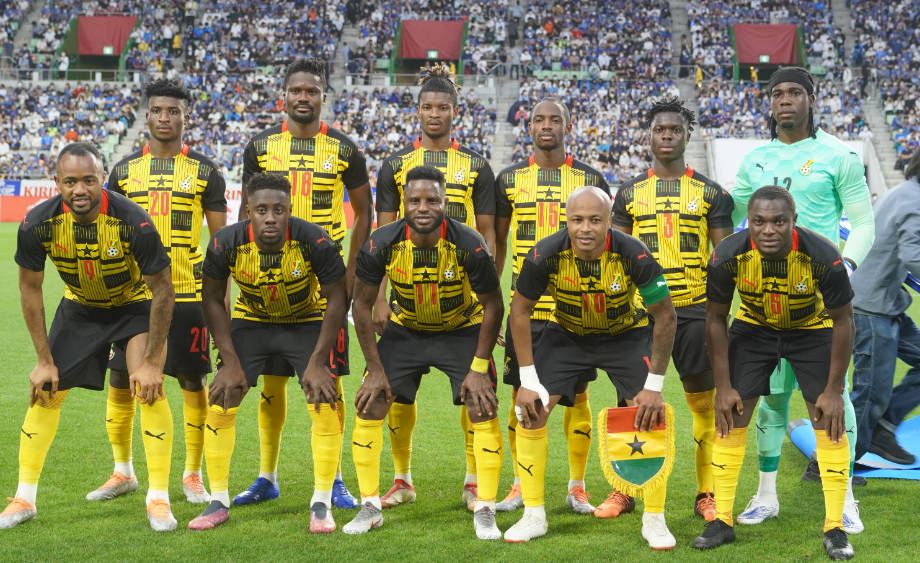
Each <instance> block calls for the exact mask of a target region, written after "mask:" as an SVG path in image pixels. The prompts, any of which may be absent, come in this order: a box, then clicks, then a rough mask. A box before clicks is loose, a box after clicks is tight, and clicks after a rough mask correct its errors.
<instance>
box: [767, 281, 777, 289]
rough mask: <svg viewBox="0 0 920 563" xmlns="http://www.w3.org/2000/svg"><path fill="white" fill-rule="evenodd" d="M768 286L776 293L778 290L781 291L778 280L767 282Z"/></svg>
mask: <svg viewBox="0 0 920 563" xmlns="http://www.w3.org/2000/svg"><path fill="white" fill-rule="evenodd" d="M767 285H769V286H770V289H772V290H774V291H776V290H777V289H779V284H778V283H776V280H771V281H769V282H767Z"/></svg>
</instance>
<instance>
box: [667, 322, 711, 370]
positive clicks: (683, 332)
mask: <svg viewBox="0 0 920 563" xmlns="http://www.w3.org/2000/svg"><path fill="white" fill-rule="evenodd" d="M700 312H701V313H702V314H700ZM671 358H672V359H673V360H674V368H675V369H676V370H677V373H678V375H680V379H681V381H683V380H684V379H686V378H688V377H690V376H693V375H696V374H699V373H703V372H704V371H708V370H709V369H710V364H709V355H708V354H707V353H706V306H705V305H702V306H700V305H689V306H687V307H678V308H677V331H676V332H675V334H674V348H673V350H672V351H671Z"/></svg>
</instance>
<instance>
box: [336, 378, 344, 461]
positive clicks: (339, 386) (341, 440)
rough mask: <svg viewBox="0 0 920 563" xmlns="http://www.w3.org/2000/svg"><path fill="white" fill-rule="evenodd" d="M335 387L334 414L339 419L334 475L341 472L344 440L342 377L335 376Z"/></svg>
mask: <svg viewBox="0 0 920 563" xmlns="http://www.w3.org/2000/svg"><path fill="white" fill-rule="evenodd" d="M335 388H336V390H337V391H338V394H337V395H336V396H335V415H336V416H337V417H338V419H339V459H338V461H337V462H336V466H335V470H336V476H339V474H341V472H342V454H343V453H344V452H345V448H344V447H343V446H342V444H343V443H344V442H345V389H344V388H343V387H342V378H341V377H336V378H335Z"/></svg>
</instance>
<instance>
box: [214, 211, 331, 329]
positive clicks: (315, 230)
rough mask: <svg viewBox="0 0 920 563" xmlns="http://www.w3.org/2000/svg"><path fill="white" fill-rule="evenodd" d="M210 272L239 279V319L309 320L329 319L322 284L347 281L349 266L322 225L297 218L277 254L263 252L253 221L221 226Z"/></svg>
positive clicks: (221, 277) (235, 314)
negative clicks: (345, 277) (344, 277)
mask: <svg viewBox="0 0 920 563" xmlns="http://www.w3.org/2000/svg"><path fill="white" fill-rule="evenodd" d="M204 274H205V275H206V276H208V277H211V278H214V279H219V280H225V279H227V278H228V277H229V276H231V275H232V276H233V279H234V280H236V284H237V286H239V288H240V294H239V296H238V297H237V298H236V303H235V304H234V306H233V315H232V317H233V318H234V319H245V320H248V321H258V322H264V323H276V324H292V323H307V322H318V321H321V320H322V319H323V313H324V312H325V305H326V300H325V299H322V300H321V299H320V287H321V286H323V285H326V284H329V283H333V282H335V281H337V280H339V279H341V277H342V276H344V275H345V264H344V263H343V262H342V257H341V255H339V247H338V245H337V244H335V242H333V240H332V239H331V238H329V234H328V233H326V231H325V230H324V229H323V228H322V227H320V226H318V225H314V224H312V223H308V222H307V221H304V220H303V219H298V218H297V217H291V219H290V222H289V223H288V230H287V234H286V239H285V242H284V246H283V247H282V248H281V250H278V251H274V252H263V251H261V250H259V247H258V246H256V242H255V237H254V235H253V232H252V223H251V222H250V221H240V222H239V223H236V224H234V225H231V226H229V227H226V228H223V229H221V230H220V231H218V232H217V234H216V235H215V236H213V237H211V242H210V243H209V244H208V254H207V256H205V259H204Z"/></svg>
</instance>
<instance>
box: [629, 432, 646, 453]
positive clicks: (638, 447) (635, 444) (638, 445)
mask: <svg viewBox="0 0 920 563" xmlns="http://www.w3.org/2000/svg"><path fill="white" fill-rule="evenodd" d="M626 445H627V446H629V447H630V448H632V451H631V452H629V455H630V456H632V455H633V454H634V453H640V454H642V455H645V452H643V451H642V446H644V445H645V442H640V441H639V436H638V435H637V434H633V441H632V442H627V443H626Z"/></svg>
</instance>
